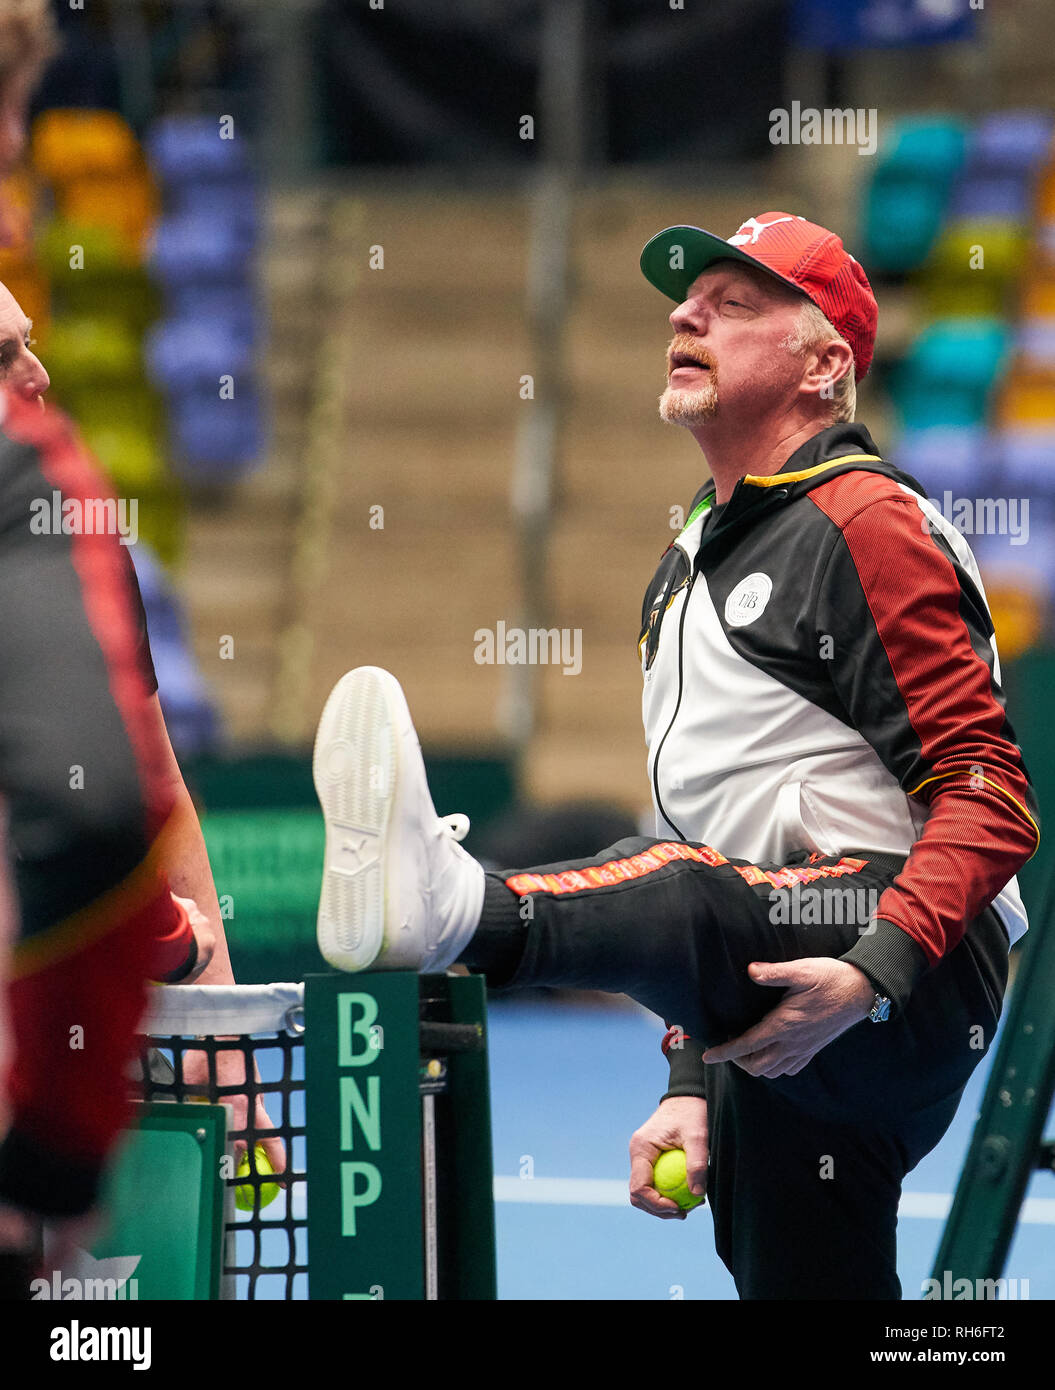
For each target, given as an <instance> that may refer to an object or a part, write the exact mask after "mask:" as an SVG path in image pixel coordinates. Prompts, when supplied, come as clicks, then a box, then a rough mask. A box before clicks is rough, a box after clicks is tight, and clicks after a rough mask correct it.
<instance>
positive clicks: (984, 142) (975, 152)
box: [967, 111, 1053, 176]
mask: <svg viewBox="0 0 1055 1390" xmlns="http://www.w3.org/2000/svg"><path fill="white" fill-rule="evenodd" d="M1052 131H1053V123H1052V117H1051V114H1050V112H1047V111H995V112H993V113H992V114H991V115H988V116H983V117H982V119H981V120H980V121H979V122H978V124H977V126H976V127H975V128H974V130H973V131H972V132H971V134H970V136H969V138H968V141H967V166H968V168H969V169H971V170H976V169H983V168H988V169H992V170H999V171H1003V172H1005V173H1006V172H1011V171H1012V170H1014V171H1017V172H1019V173H1021V174H1023V175H1026V176H1031V175H1032V174H1034V173H1035V172H1036V170H1037V169H1038V168H1040V167H1042V166H1043V165H1044V164H1045V162H1046V161H1047V160H1048V159H1050V158H1051V156H1052V153H1053V151H1052Z"/></svg>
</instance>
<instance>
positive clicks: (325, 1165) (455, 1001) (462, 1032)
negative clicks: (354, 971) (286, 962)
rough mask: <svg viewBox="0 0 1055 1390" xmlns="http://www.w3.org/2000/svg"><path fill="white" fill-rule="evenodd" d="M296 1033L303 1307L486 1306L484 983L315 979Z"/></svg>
mask: <svg viewBox="0 0 1055 1390" xmlns="http://www.w3.org/2000/svg"><path fill="white" fill-rule="evenodd" d="M305 1023H306V1033H305V1047H306V1052H305V1082H306V1106H307V1110H306V1115H307V1135H308V1169H309V1171H310V1173H311V1181H310V1184H309V1187H308V1248H309V1252H310V1255H309V1276H308V1284H309V1294H310V1297H311V1298H312V1299H348V1300H359V1299H365V1300H376V1299H386V1298H388V1299H392V1298H395V1299H412V1300H413V1299H426V1298H437V1299H469V1298H472V1299H488V1298H494V1297H495V1254H494V1176H493V1170H492V1153H491V1120H490V1097H489V1091H488V1077H487V1052H486V999H485V993H484V986H483V981H482V980H478V979H472V978H465V977H456V976H446V975H423V976H418V975H415V974H411V973H409V972H402V971H399V972H385V973H382V972H377V973H369V974H361V975H312V976H309V977H308V978H307V979H306V981H305ZM433 1159H434V1162H433V1161H432V1160H433Z"/></svg>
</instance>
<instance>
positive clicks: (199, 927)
mask: <svg viewBox="0 0 1055 1390" xmlns="http://www.w3.org/2000/svg"><path fill="white" fill-rule="evenodd" d="M172 900H173V902H177V903H179V904H180V906H181V907H183V908H185V909H186V913H187V916H188V917H189V918H190V927H191V931H192V932H193V933H194V940H195V941H196V942H197V944H198V959H197V960H196V961H195V963H194V969H193V970H192V971H191V972H190V974H189V975H185V976H184V977H183V979H182V980H180V981H179V983H180V984H181V985H189V984H193V983H194V981H195V980H196V979H197V978H198V976H199V975H201V974H202V973H203V972H204V970H205V969H206V968H207V966H208V964H209V962H210V961H211V960H212V956H213V952H214V951H215V950H216V933H215V932H214V931H213V929H212V926H211V925H210V923H209V919H208V917H206V916H205V914H204V912H202V910H201V908H199V906H198V904H197V903H196V902H195V901H194V899H193V898H178V897H177V896H176V894H175V893H173V894H172Z"/></svg>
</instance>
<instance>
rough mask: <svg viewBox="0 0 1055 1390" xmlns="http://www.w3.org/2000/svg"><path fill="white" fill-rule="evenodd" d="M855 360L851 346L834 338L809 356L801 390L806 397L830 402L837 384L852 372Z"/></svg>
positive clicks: (815, 349)
mask: <svg viewBox="0 0 1055 1390" xmlns="http://www.w3.org/2000/svg"><path fill="white" fill-rule="evenodd" d="M853 360H854V355H853V350H852V349H851V347H850V345H849V344H848V343H844V342H842V341H841V340H840V339H839V338H832V339H830V340H829V341H828V342H827V343H825V344H824V346H823V347H816V348H814V349H813V350H812V352H810V353H809V354H808V355H807V364H808V365H807V369H806V372H805V374H804V375H803V378H802V385H801V387H800V390H801V391H802V392H803V393H804V394H805V395H808V396H819V397H820V399H821V400H827V401H830V400H831V399H832V397H833V395H834V393H835V383H836V382H837V381H841V380H842V378H843V377H844V376H845V375H846V373H847V372H848V371H849V370H850V368H851V366H852V365H853Z"/></svg>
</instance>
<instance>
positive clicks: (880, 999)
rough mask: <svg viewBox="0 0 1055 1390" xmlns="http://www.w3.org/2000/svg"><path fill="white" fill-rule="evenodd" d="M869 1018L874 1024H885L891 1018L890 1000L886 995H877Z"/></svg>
mask: <svg viewBox="0 0 1055 1390" xmlns="http://www.w3.org/2000/svg"><path fill="white" fill-rule="evenodd" d="M868 1017H869V1019H870V1020H871V1021H872V1022H873V1023H885V1022H886V1021H887V1019H888V1018H889V1017H890V1000H889V999H888V998H887V997H886V995H885V994H876V997H875V999H874V1000H873V1001H872V1007H871V1009H870V1010H869V1014H868Z"/></svg>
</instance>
